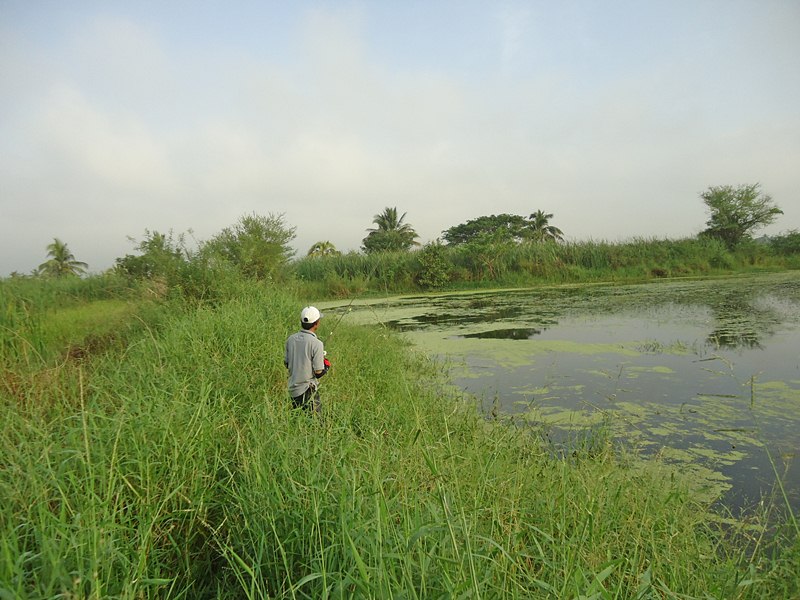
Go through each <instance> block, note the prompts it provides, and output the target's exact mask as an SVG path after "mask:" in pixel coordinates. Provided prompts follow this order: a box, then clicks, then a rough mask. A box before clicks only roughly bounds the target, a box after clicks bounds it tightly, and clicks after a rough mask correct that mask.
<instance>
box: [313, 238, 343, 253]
mask: <svg viewBox="0 0 800 600" xmlns="http://www.w3.org/2000/svg"><path fill="white" fill-rule="evenodd" d="M340 254H341V252H339V251H338V250H337V249H336V246H334V245H333V244H332V243H331V242H329V241H324V242H317V243H316V244H314V245H313V246H311V248H309V250H308V254H307V256H311V257H319V256H339V255H340Z"/></svg>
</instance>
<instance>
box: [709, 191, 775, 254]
mask: <svg viewBox="0 0 800 600" xmlns="http://www.w3.org/2000/svg"><path fill="white" fill-rule="evenodd" d="M760 187H761V186H760V184H758V183H754V184H745V185H739V186H737V187H733V186H730V185H719V186H711V187H709V188H708V189H707V190H706V191H705V192H703V193H702V194H700V197H701V198H702V199H703V202H704V203H705V205H706V206H707V207H708V210H709V211H710V212H711V217H710V218H709V219H708V221H706V225H708V228H707V229H706V230H705V231H703V232H702V233H701V234H700V235H703V236H708V237H714V238H717V239H720V240H722V241H723V242H724V243H725V244H726V245H727V246H728V248H730V249H733V248H735V247H736V246H738V245H739V244H740V243H741V242H742V241H744V240H749V239H752V233H753V231H755V230H756V229H760V228H761V227H764V226H766V225H770V224H772V223H774V222H775V220H776V219H777V218H778V215H782V214H783V211H782V210H781V209H780V208H778V207H777V206H776V205H775V204H774V203H773V202H772V197H771V196H769V195H768V194H765V193H763V192H761V191H760V189H759V188H760Z"/></svg>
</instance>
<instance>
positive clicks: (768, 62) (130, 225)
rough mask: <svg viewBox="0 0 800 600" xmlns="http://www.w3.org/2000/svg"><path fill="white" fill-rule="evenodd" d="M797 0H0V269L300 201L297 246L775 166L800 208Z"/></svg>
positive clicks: (208, 231)
mask: <svg viewBox="0 0 800 600" xmlns="http://www.w3.org/2000/svg"><path fill="white" fill-rule="evenodd" d="M799 33H800V2H798V1H797V0H784V1H778V0H771V1H770V0H767V1H763V0H761V1H756V0H752V1H748V2H744V1H728V0H726V1H722V0H720V1H703V0H695V1H687V2H682V1H672V2H642V1H637V2H633V1H631V2H621V1H618V2H615V1H608V2H598V1H588V0H583V1H565V2H414V1H411V2H367V1H362V2H255V1H253V2H235V1H231V2H221V1H219V2H210V1H209V2H203V1H192V2H188V1H181V2H177V1H175V2H164V1H159V2H150V1H137V2H115V1H103V2H100V1H97V2H91V1H83V2H77V1H74V2H72V1H65V0H62V1H38V2H37V1H30V0H0V276H4V275H7V274H8V273H10V272H11V271H14V270H16V271H19V272H29V271H30V270H32V269H33V268H35V267H36V265H38V264H39V263H41V262H43V261H44V259H45V256H44V255H45V247H46V246H47V244H48V243H50V242H51V241H52V238H54V237H59V238H60V239H62V240H64V241H65V242H67V244H69V247H70V248H71V249H72V251H73V253H74V254H75V255H76V257H77V258H78V259H80V260H84V261H86V262H88V263H89V265H90V269H91V270H92V271H94V272H97V271H100V270H102V269H105V268H108V267H110V266H111V265H113V262H114V259H115V258H116V257H119V256H123V255H124V254H126V253H129V252H132V251H133V246H132V244H131V242H130V241H128V236H132V237H134V238H141V236H142V234H143V233H144V231H145V229H148V230H157V231H162V232H166V231H168V230H170V229H172V230H174V231H175V232H178V233H179V232H184V231H186V230H188V229H192V230H194V232H195V236H196V238H198V239H201V240H203V239H208V238H210V237H211V236H212V235H214V234H215V233H218V232H219V231H220V230H221V229H222V228H224V227H227V226H230V225H232V224H233V223H235V222H236V220H237V219H238V218H239V217H240V216H242V215H244V214H249V213H253V212H255V213H259V214H264V215H266V214H269V213H273V214H284V215H285V219H286V221H287V223H288V224H290V225H292V226H295V227H296V228H297V240H296V243H295V246H296V248H297V250H298V253H299V254H304V253H305V252H306V250H307V249H308V248H309V247H310V246H311V244H313V243H314V242H316V241H320V240H329V241H331V242H333V243H334V244H335V245H336V246H337V247H338V248H339V249H341V250H344V251H346V250H355V249H358V247H359V245H360V242H361V239H362V238H363V237H364V235H365V234H366V232H365V230H366V229H367V228H368V227H370V226H371V225H372V223H371V221H372V217H373V216H374V215H375V214H376V213H379V212H381V211H382V210H383V208H384V207H387V206H397V207H398V209H399V210H400V212H406V213H407V217H406V219H407V221H408V222H409V223H411V224H412V225H413V226H414V227H415V229H416V230H417V231H418V232H419V234H420V237H421V241H422V242H425V241H429V240H432V239H435V238H436V237H438V236H439V235H440V234H441V231H442V230H444V229H446V228H448V227H450V226H452V225H457V224H459V223H462V222H464V221H466V220H468V219H471V218H475V217H477V216H480V215H485V214H493V213H494V214H496V213H501V212H506V213H514V214H522V215H528V214H530V213H532V212H534V211H536V210H538V209H541V210H544V211H546V212H550V213H553V214H554V218H553V221H552V222H553V224H555V225H557V226H558V227H560V228H561V229H562V230H564V232H565V233H566V235H567V238H568V239H570V240H584V239H604V240H625V239H630V238H633V237H659V238H663V237H672V238H674V237H686V236H691V235H694V234H696V233H697V232H698V231H700V230H701V229H703V227H704V223H705V220H706V218H707V214H706V212H705V209H704V206H703V204H702V202H701V201H700V199H699V194H700V192H702V191H703V190H704V189H706V188H707V187H708V186H710V185H720V184H732V185H736V184H740V183H752V182H760V183H761V184H762V187H763V189H764V191H766V192H767V193H769V194H771V195H772V196H773V198H774V200H775V202H776V203H777V204H778V205H779V206H780V207H781V208H783V210H784V212H785V215H784V216H783V217H781V218H780V220H779V221H778V223H777V224H776V225H774V226H772V227H770V228H769V229H767V230H765V232H766V233H778V232H781V231H787V230H790V229H800V216H799V215H800V109H798V108H797V107H798V106H800V35H798V34H799Z"/></svg>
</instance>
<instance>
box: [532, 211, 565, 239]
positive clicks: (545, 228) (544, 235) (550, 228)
mask: <svg viewBox="0 0 800 600" xmlns="http://www.w3.org/2000/svg"><path fill="white" fill-rule="evenodd" d="M552 218H553V214H552V213H546V212H544V211H541V210H537V211H536V212H535V213H533V214H532V215H531V216H530V217H528V219H529V221H530V225H529V227H530V231H531V239H532V240H533V241H536V242H546V241H551V242H561V241H563V240H564V232H563V231H561V230H560V229H559V228H558V227H556V226H554V225H550V219H552Z"/></svg>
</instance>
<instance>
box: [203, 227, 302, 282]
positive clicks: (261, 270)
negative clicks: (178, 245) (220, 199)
mask: <svg viewBox="0 0 800 600" xmlns="http://www.w3.org/2000/svg"><path fill="white" fill-rule="evenodd" d="M294 238H295V228H294V227H289V226H288V225H287V224H286V223H285V222H284V217H283V215H274V214H272V213H270V214H269V215H268V216H266V217H264V216H261V215H256V214H251V215H245V216H243V217H240V218H239V220H238V221H237V222H236V224H235V225H234V226H233V227H226V228H225V229H223V230H222V231H221V232H220V233H219V234H217V235H216V236H215V237H213V238H212V239H211V240H210V241H209V242H207V243H206V244H205V245H204V246H203V249H202V250H203V253H204V254H205V255H206V256H209V257H212V258H218V259H220V260H222V261H223V262H225V263H227V264H230V265H232V266H234V267H235V268H237V269H238V270H239V271H240V272H241V273H242V274H244V275H246V276H247V277H252V278H255V279H273V278H276V277H277V276H278V275H279V274H280V271H281V269H282V268H283V267H284V266H285V265H286V263H287V262H288V261H289V260H290V259H291V258H292V256H294V250H293V249H292V248H291V246H290V245H289V244H290V242H291V241H292V240H293V239H294Z"/></svg>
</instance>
